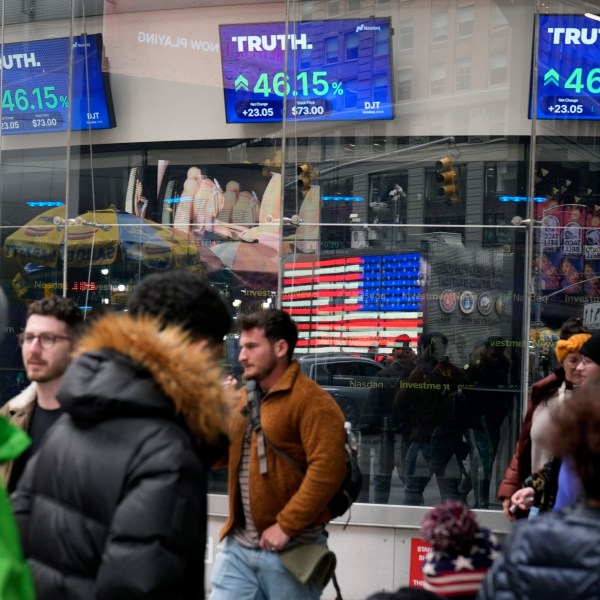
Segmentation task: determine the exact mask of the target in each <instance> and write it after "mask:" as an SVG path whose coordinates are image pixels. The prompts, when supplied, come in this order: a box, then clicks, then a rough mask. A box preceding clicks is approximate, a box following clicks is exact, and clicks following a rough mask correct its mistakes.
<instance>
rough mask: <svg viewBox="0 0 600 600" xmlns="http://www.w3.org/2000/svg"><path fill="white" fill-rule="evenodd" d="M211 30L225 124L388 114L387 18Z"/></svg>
mask: <svg viewBox="0 0 600 600" xmlns="http://www.w3.org/2000/svg"><path fill="white" fill-rule="evenodd" d="M219 34H220V45H221V64H222V68H223V90H224V95H225V113H226V120H227V122H228V123H260V122H277V121H281V120H282V119H283V117H284V112H285V117H286V118H288V119H293V120H298V121H336V120H345V121H347V120H373V119H392V118H393V98H392V82H391V73H392V65H391V56H390V20H389V19H387V18H384V19H354V20H343V21H311V22H305V23H290V24H289V28H288V31H287V37H286V29H285V23H262V24H249V25H221V26H220V27H219ZM286 40H287V44H286ZM286 46H287V61H288V62H287V68H286V62H285V61H286Z"/></svg>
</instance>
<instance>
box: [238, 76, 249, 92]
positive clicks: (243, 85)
mask: <svg viewBox="0 0 600 600" xmlns="http://www.w3.org/2000/svg"><path fill="white" fill-rule="evenodd" d="M239 89H244V90H246V91H248V80H247V79H246V78H245V77H244V76H243V75H238V77H237V79H236V80H235V91H236V92H237V91H238V90H239Z"/></svg>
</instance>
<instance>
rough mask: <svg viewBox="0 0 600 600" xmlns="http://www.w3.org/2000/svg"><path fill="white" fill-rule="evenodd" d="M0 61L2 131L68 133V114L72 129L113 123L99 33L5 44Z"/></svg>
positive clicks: (14, 132) (108, 126) (91, 127)
mask: <svg viewBox="0 0 600 600" xmlns="http://www.w3.org/2000/svg"><path fill="white" fill-rule="evenodd" d="M71 52H72V73H70V72H69V71H70V68H69V67H70V62H71ZM0 60H1V67H2V121H1V123H2V125H1V126H2V135H10V134H19V133H45V132H48V131H67V129H68V127H69V114H70V117H71V122H70V128H71V130H73V131H76V130H82V129H107V128H110V127H114V126H115V120H114V113H113V107H112V100H111V96H110V90H109V86H108V77H107V76H106V74H104V73H103V72H102V38H101V36H100V35H99V34H96V35H88V36H83V35H82V36H77V37H74V38H72V39H71V38H52V39H47V40H37V41H32V42H17V43H11V44H3V46H2V56H1V57H0ZM70 75H71V86H69V78H70Z"/></svg>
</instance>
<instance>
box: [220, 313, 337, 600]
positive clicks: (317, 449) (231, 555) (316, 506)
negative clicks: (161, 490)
mask: <svg viewBox="0 0 600 600" xmlns="http://www.w3.org/2000/svg"><path fill="white" fill-rule="evenodd" d="M238 325H239V326H240V330H241V336H240V357H239V359H240V364H241V365H242V367H243V368H244V378H245V379H246V381H252V382H256V383H253V384H252V385H251V386H250V388H248V389H249V390H250V389H251V388H255V389H254V391H250V392H248V393H247V392H246V390H244V392H243V394H242V398H241V400H240V404H239V406H238V414H237V415H236V417H235V418H234V419H233V422H232V425H231V431H230V438H231V446H230V448H229V519H228V521H227V523H226V524H225V526H224V528H223V530H222V532H221V537H222V539H225V543H224V548H223V550H222V551H221V552H220V553H219V555H218V557H217V562H216V564H215V567H214V569H213V573H212V578H211V579H212V594H211V596H210V597H211V600H237V598H241V597H254V595H256V594H258V595H260V597H263V598H265V599H267V600H268V599H274V598H294V600H303V599H311V600H312V599H316V598H320V596H321V592H322V590H321V589H320V588H319V587H318V586H317V585H315V584H313V583H310V584H307V585H303V584H301V583H300V582H299V581H298V580H296V579H295V578H294V576H293V575H292V574H291V573H290V572H289V571H287V570H286V569H285V568H284V567H283V565H282V563H281V561H280V559H279V556H278V552H279V551H280V550H283V549H285V548H288V547H290V546H293V545H296V544H307V543H311V544H315V543H318V544H323V545H326V535H325V525H326V524H327V522H328V521H329V518H330V515H329V512H328V509H327V503H328V502H329V500H330V499H331V497H332V496H333V494H334V493H335V492H336V491H337V489H338V488H339V486H340V484H341V482H342V480H343V479H344V476H345V473H346V466H345V455H344V440H345V432H344V415H343V413H342V411H341V409H340V408H339V407H338V405H337V404H336V403H335V401H334V400H333V398H332V397H331V396H330V395H329V394H327V393H326V392H324V391H323V390H322V389H321V388H320V387H319V386H318V385H317V384H316V383H315V382H313V381H312V380H310V379H309V378H308V377H306V375H304V374H303V373H302V372H301V371H300V367H299V365H298V363H297V362H296V361H292V359H291V357H292V354H293V352H294V348H295V345H296V341H297V339H298V333H297V328H296V325H295V323H294V322H293V321H292V319H291V318H290V317H289V315H288V314H287V313H286V312H284V311H281V310H265V311H261V312H258V313H254V314H251V315H246V316H244V317H240V319H239V323H238ZM259 424H260V427H259ZM273 448H276V449H277V450H279V451H282V452H284V453H285V454H286V455H288V456H289V457H291V458H293V459H294V460H295V461H296V462H297V463H299V464H300V465H303V466H305V467H306V472H305V473H304V474H303V473H302V472H300V471H299V470H297V469H296V468H294V467H293V466H292V465H291V464H290V463H289V462H288V461H287V460H286V459H285V458H283V457H282V456H281V455H279V454H278V453H277V452H276V451H275V450H274V449H273Z"/></svg>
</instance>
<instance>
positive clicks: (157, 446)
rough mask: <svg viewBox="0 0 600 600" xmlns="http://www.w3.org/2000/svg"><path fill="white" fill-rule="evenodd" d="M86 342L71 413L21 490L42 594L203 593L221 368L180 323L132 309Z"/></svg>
mask: <svg viewBox="0 0 600 600" xmlns="http://www.w3.org/2000/svg"><path fill="white" fill-rule="evenodd" d="M81 347H82V351H83V353H82V354H81V355H80V356H79V357H78V358H77V360H76V361H75V362H74V363H72V365H71V366H70V367H69V369H68V371H67V373H66V376H65V380H64V384H63V386H62V388H61V390H60V392H59V394H58V398H59V401H60V402H61V404H62V405H63V407H64V409H65V411H66V414H65V415H63V416H62V417H61V418H60V419H59V420H58V421H57V423H56V424H55V426H54V427H53V428H52V429H51V430H50V431H49V432H48V434H47V436H46V439H45V440H44V444H43V446H42V447H41V449H40V450H39V452H38V453H37V454H36V455H35V456H34V457H33V459H32V460H31V461H30V463H29V464H28V466H27V469H26V471H25V473H24V475H23V477H22V478H21V481H20V483H19V486H18V488H17V491H16V493H15V494H14V495H13V506H14V509H15V513H16V515H17V519H18V522H19V527H20V530H21V535H22V539H23V546H24V552H25V556H26V557H27V558H28V562H29V565H30V567H31V570H32V573H33V577H34V581H35V587H36V592H37V597H38V600H59V599H60V600H75V599H77V600H96V599H98V600H125V599H130V598H144V599H145V600H150V599H159V598H160V599H161V600H164V599H167V598H168V599H169V600H184V599H185V600H187V599H190V600H192V599H193V600H198V599H199V598H203V597H204V581H203V579H204V551H205V543H206V476H205V468H206V466H207V465H203V458H204V457H205V456H206V453H205V452H204V450H201V447H202V445H205V446H209V445H210V444H218V442H219V441H220V440H222V435H223V433H224V432H225V430H226V419H227V403H226V401H225V399H224V397H223V386H222V384H221V379H220V369H219V368H218V367H217V366H215V365H214V363H213V362H212V360H211V359H210V358H209V356H208V354H207V353H206V352H204V351H201V350H199V349H198V348H197V346H196V347H193V346H192V345H191V344H190V343H189V342H188V341H187V339H186V338H185V336H184V335H183V333H182V332H181V331H180V330H178V329H166V330H163V331H160V330H159V328H158V327H157V325H156V324H155V323H153V322H152V321H149V320H138V321H134V320H132V319H131V318H130V317H128V316H127V315H125V314H121V315H111V316H109V317H107V318H105V319H102V320H100V321H99V322H98V323H97V324H95V326H94V327H93V328H92V330H91V332H90V334H89V335H88V336H87V337H86V338H85V339H84V340H82V343H81ZM206 449H207V448H205V450H206Z"/></svg>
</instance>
